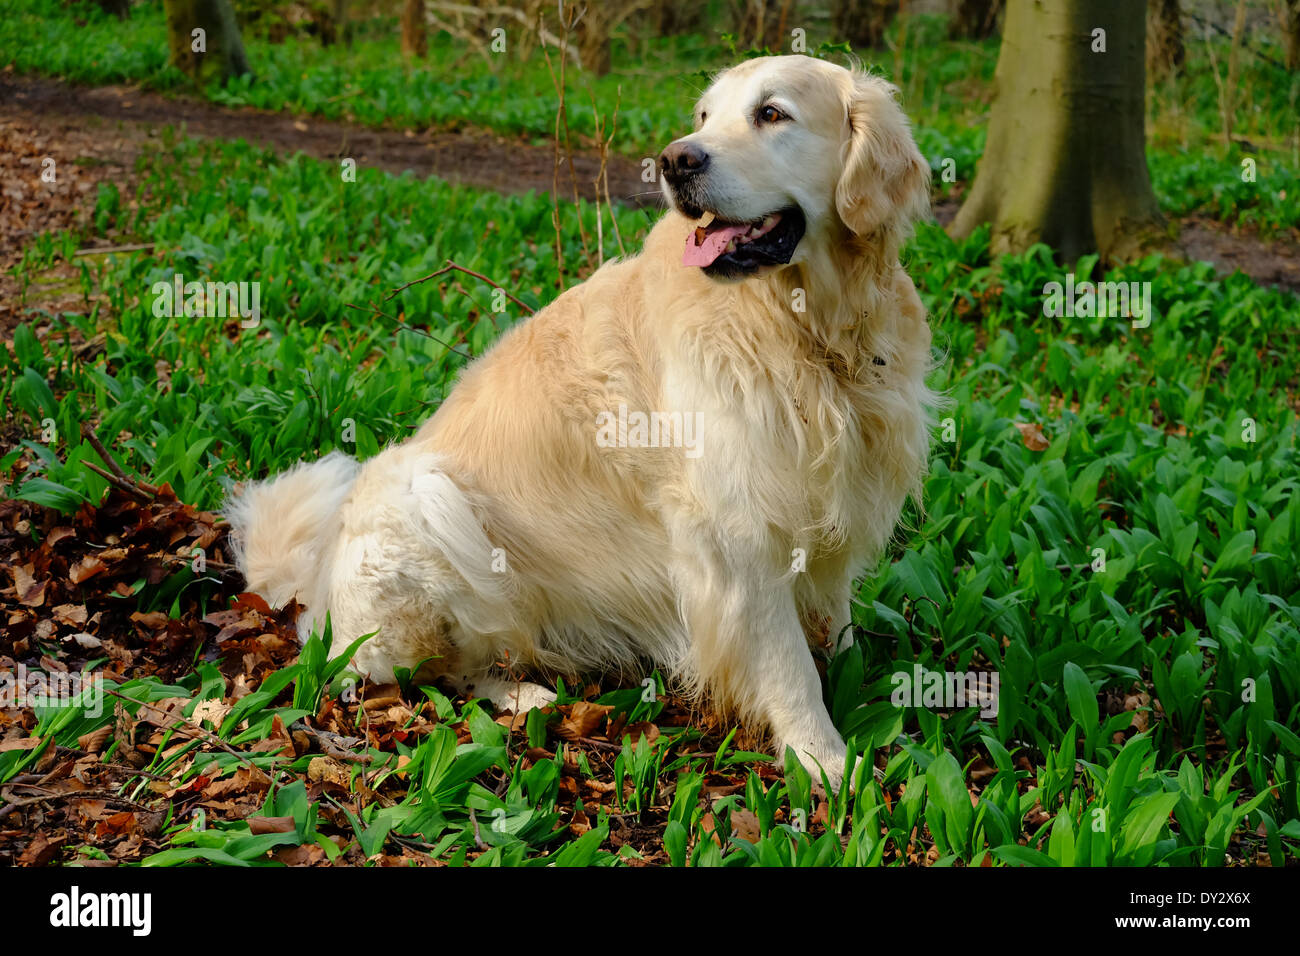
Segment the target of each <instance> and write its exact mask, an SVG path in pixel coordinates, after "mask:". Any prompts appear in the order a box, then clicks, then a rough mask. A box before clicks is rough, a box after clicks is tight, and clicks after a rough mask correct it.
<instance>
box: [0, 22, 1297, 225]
mask: <svg viewBox="0 0 1300 956" xmlns="http://www.w3.org/2000/svg"><path fill="white" fill-rule="evenodd" d="M12 6H14V7H15V10H14V11H13V12H12V13H10V15H8V16H7V17H6V18H5V19H4V21H3V22H0V64H4V63H10V64H12V65H13V66H14V67H15V68H17V69H18V70H20V71H31V72H37V73H44V74H49V75H55V76H63V77H66V78H68V79H71V80H74V81H77V82H81V83H90V84H99V83H110V82H138V83H141V84H143V85H145V86H147V87H151V88H153V89H159V90H166V91H173V92H179V91H181V90H183V89H185V85H186V80H185V78H184V77H183V76H182V75H181V74H180V73H179V72H178V71H176V70H175V69H173V68H171V67H170V66H168V64H167V58H166V50H167V43H166V34H165V29H164V22H163V16H162V11H161V6H160V5H151V6H136V7H134V8H133V12H132V18H131V20H130V22H129V24H122V23H120V22H118V21H117V20H115V19H112V18H110V17H106V16H105V15H103V14H102V13H101V12H100V11H99V10H98V9H97V8H96V7H95V6H94V5H93V4H89V3H83V4H81V5H79V6H75V7H73V8H69V7H65V6H64V5H63V4H62V3H61V0H14V3H13V4H12ZM74 16H75V19H74ZM811 26H812V27H813V28H812V30H811V31H810V33H809V37H808V40H809V44H810V48H812V49H813V50H814V51H816V50H821V51H823V52H824V53H825V54H826V55H829V56H840V55H841V54H842V48H840V47H836V46H834V45H833V44H834V41H835V40H836V38H835V37H833V36H831V35H829V34H826V35H821V32H824V29H825V28H824V27H817V26H816V25H815V24H813V25H811ZM819 31H820V32H819ZM511 36H512V37H514V39H513V40H512V41H511V42H512V43H514V46H511V47H508V50H509V52H508V54H503V55H500V56H488V57H486V58H485V57H482V56H479V55H477V54H476V53H474V52H473V51H472V50H471V49H469V48H467V47H466V45H465V44H464V43H463V42H462V41H460V40H458V39H455V38H452V37H448V36H445V35H442V34H435V35H433V36H431V37H430V48H429V55H428V59H427V60H426V61H425V62H423V63H420V64H417V65H414V66H412V65H409V64H404V63H403V62H402V58H401V56H400V53H399V50H398V39H397V30H396V27H395V25H394V24H393V22H392V21H391V20H383V19H377V20H374V21H368V22H365V23H363V24H361V25H360V26H359V28H358V31H357V38H356V42H355V43H354V45H353V46H352V48H351V49H347V48H345V47H342V46H333V47H328V48H323V47H321V46H320V45H319V43H318V42H317V41H315V40H314V39H311V38H296V37H292V36H291V37H290V38H289V39H288V40H286V41H285V42H282V43H271V42H269V41H267V40H266V39H264V38H260V37H258V36H256V35H254V34H251V33H250V35H248V36H246V37H245V38H244V39H245V45H246V47H247V50H248V55H249V59H250V62H251V64H252V67H253V70H254V72H255V73H256V78H255V79H253V78H241V79H238V80H235V81H232V82H231V83H230V85H229V86H227V87H225V88H221V87H216V86H214V87H213V88H211V89H209V90H207V91H206V95H207V96H208V97H209V98H210V99H212V100H213V101H215V102H218V103H224V104H228V105H231V106H256V107H260V108H263V109H270V110H293V111H296V112H300V113H307V114H314V115H319V116H323V117H326V118H330V119H346V120H351V121H355V122H358V123H362V124H368V125H397V126H412V127H416V128H423V127H428V126H433V127H438V128H447V129H455V128H460V127H466V126H474V127H486V128H488V129H491V130H494V131H497V132H500V133H504V134H508V135H513V136H519V137H522V138H524V139H527V140H530V141H533V142H549V141H550V138H551V137H552V136H553V134H554V129H555V97H554V94H553V92H552V91H553V83H552V79H551V75H550V73H549V71H548V69H547V66H546V63H545V60H544V59H543V57H542V55H541V53H540V51H539V50H537V49H535V48H533V47H532V46H530V45H529V43H528V42H526V41H525V40H524V39H523V38H522V37H521V36H516V35H515V34H514V33H512V34H511ZM900 41H901V42H903V43H905V46H904V47H903V48H902V49H901V50H896V51H890V50H886V51H865V53H864V54H863V59H864V61H865V63H866V65H867V66H868V67H870V68H871V69H873V70H874V71H876V72H878V73H881V74H882V75H884V76H887V77H889V78H891V79H893V80H894V81H895V82H896V83H898V84H899V86H900V87H901V88H902V95H903V103H904V105H905V107H906V109H907V111H908V114H909V115H910V116H911V117H912V118H913V121H914V123H915V125H916V135H917V141H918V144H919V145H920V147H921V150H922V153H923V154H924V155H925V156H926V157H927V158H928V159H929V160H930V163H931V166H932V168H933V169H934V172H935V183H936V188H937V189H938V191H939V192H940V194H943V195H947V194H948V193H949V192H950V191H951V190H952V189H954V188H959V187H960V186H961V185H964V184H966V183H968V182H969V181H970V180H971V179H972V178H973V176H974V174H975V170H976V165H977V162H978V160H979V156H980V154H981V152H982V150H983V145H984V132H985V129H984V124H985V122H986V119H987V112H988V106H989V103H990V101H991V97H992V77H993V69H994V66H995V65H996V63H997V53H998V47H997V41H996V40H993V41H988V42H984V43H973V42H966V41H951V40H948V39H947V38H946V34H945V24H944V22H943V21H942V20H941V19H938V18H934V17H914V18H910V19H909V21H908V28H907V33H906V36H905V37H900V35H899V32H898V30H897V28H895V29H893V30H892V31H891V32H890V34H889V36H888V42H889V43H890V44H893V45H897V44H898V43H899V42H900ZM616 42H617V43H618V44H619V46H618V50H617V52H616V54H615V57H614V62H615V63H616V64H620V65H624V66H623V69H621V70H620V72H618V73H617V74H614V73H611V74H610V75H607V76H603V77H598V76H593V75H591V74H590V73H586V72H583V71H571V72H570V77H571V79H572V85H571V88H570V90H569V93H568V97H567V110H568V121H569V124H570V126H571V127H572V129H573V131H574V133H575V135H576V136H577V137H578V138H579V139H580V140H584V141H586V142H587V143H588V144H591V143H594V141H595V138H596V130H597V125H598V121H599V116H600V115H604V116H605V117H607V118H608V117H610V116H611V115H612V114H613V112H614V109H615V105H616V104H617V106H618V122H617V127H618V132H617V137H616V140H615V146H614V148H615V150H617V151H619V152H622V153H624V154H625V155H628V156H631V157H634V158H641V157H646V156H656V155H658V153H659V151H660V149H662V147H663V146H664V143H665V139H664V137H665V135H666V134H667V132H668V131H673V130H681V129H683V124H684V122H685V121H686V118H687V117H688V116H689V115H690V108H691V104H692V103H693V102H694V100H695V98H696V96H697V95H698V91H699V90H701V89H703V88H704V86H705V85H707V83H708V77H709V76H710V74H711V73H713V72H715V71H717V70H719V69H722V68H724V67H726V66H728V65H730V64H731V63H734V62H735V61H736V60H737V59H738V58H739V57H740V56H742V55H744V52H743V51H737V49H736V48H735V45H734V43H732V42H731V41H730V40H729V39H728V38H726V36H725V35H724V34H721V33H716V32H715V33H701V34H690V35H684V36H679V37H669V38H662V39H647V38H642V37H640V36H638V35H637V34H636V32H635V31H625V33H624V35H623V36H622V37H621V38H620V39H618V40H617V41H616ZM1215 42H1216V44H1217V46H1216V49H1218V54H1217V56H1218V62H1219V63H1220V64H1222V63H1223V62H1224V61H1225V60H1226V57H1227V53H1226V49H1224V48H1223V47H1224V44H1225V43H1226V41H1223V40H1217V41H1215ZM1250 42H1251V43H1252V44H1254V43H1258V42H1259V38H1252V39H1251V41H1250ZM87 51H91V52H89V53H88V52H87ZM1256 52H1264V56H1258V55H1253V54H1252V53H1250V52H1245V53H1243V54H1242V55H1241V60H1242V66H1241V70H1240V78H1239V81H1238V89H1239V100H1240V101H1241V102H1248V103H1250V108H1249V109H1248V110H1245V111H1243V112H1242V115H1241V116H1240V117H1239V118H1238V121H1237V123H1236V127H1235V139H1234V143H1233V144H1232V145H1230V146H1225V145H1224V144H1222V143H1221V142H1218V140H1217V137H1218V133H1219V129H1220V125H1221V120H1220V114H1219V100H1218V87H1217V85H1216V82H1215V76H1214V71H1213V69H1212V67H1211V61H1210V57H1209V55H1208V52H1207V49H1206V48H1205V45H1204V43H1198V42H1192V43H1190V44H1189V49H1188V65H1187V68H1186V71H1185V74H1184V75H1183V76H1180V77H1176V78H1174V79H1172V80H1168V81H1162V82H1161V83H1158V84H1153V85H1152V87H1151V90H1150V95H1149V96H1148V126H1149V127H1150V129H1151V130H1152V133H1153V135H1152V137H1151V141H1150V144H1149V148H1148V164H1149V166H1150V169H1151V176H1152V181H1153V185H1154V187H1155V190H1156V194H1157V196H1158V197H1159V199H1160V202H1161V206H1162V208H1163V209H1164V210H1165V211H1166V212H1167V213H1168V214H1169V215H1171V216H1176V217H1178V216H1185V215H1188V214H1191V213H1193V212H1199V213H1202V214H1204V215H1208V216H1210V217H1213V218H1218V219H1222V220H1223V221H1225V222H1229V223H1239V224H1242V225H1246V226H1250V227H1253V228H1257V229H1259V230H1260V231H1261V232H1263V233H1265V234H1274V233H1282V234H1286V233H1288V232H1291V231H1293V230H1294V228H1295V226H1296V223H1297V222H1300V190H1297V189H1296V188H1295V182H1296V178H1297V173H1298V171H1300V126H1298V125H1297V123H1296V115H1297V109H1298V107H1297V103H1298V100H1300V76H1296V75H1293V74H1288V73H1287V72H1286V71H1285V70H1284V69H1282V68H1281V67H1279V66H1277V65H1275V63H1272V62H1269V59H1265V57H1267V56H1269V53H1268V52H1266V51H1256ZM1276 52H1277V51H1276V50H1272V53H1276ZM1271 59H1273V60H1276V56H1272V57H1271ZM629 62H631V63H635V67H627V66H625V64H628V63H629ZM539 92H541V93H542V94H543V95H539ZM1100 134H1101V133H1100V132H1099V135H1100ZM1246 158H1250V159H1253V160H1254V161H1255V162H1256V169H1255V172H1254V179H1253V180H1252V181H1245V180H1243V177H1242V166H1241V163H1242V160H1243V159H1246ZM949 163H950V164H951V171H952V175H951V177H945V175H944V173H945V170H946V169H948V168H949ZM950 179H951V181H950Z"/></svg>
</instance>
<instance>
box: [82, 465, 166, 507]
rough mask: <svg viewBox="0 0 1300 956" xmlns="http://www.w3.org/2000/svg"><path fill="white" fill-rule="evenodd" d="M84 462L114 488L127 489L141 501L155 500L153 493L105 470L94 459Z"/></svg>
mask: <svg viewBox="0 0 1300 956" xmlns="http://www.w3.org/2000/svg"><path fill="white" fill-rule="evenodd" d="M82 464H83V465H85V466H86V467H87V468H89V469H90V470H91V471H93V472H94V473H95V474H97V475H99V477H101V478H103V479H104V480H105V481H107V482H108V483H109V484H110V485H112V486H113V487H114V488H117V489H120V490H121V491H125V492H126V493H127V494H128V495H133V496H134V497H136V498H138V499H140V500H141V501H144V502H150V501H153V496H152V495H147V494H145V493H144V492H143V491H141V490H140V489H139V488H137V487H136V486H135V485H133V484H131V482H130V481H129V480H128V481H124V480H123V479H121V478H119V477H117V475H115V474H113V473H112V472H109V471H105V470H104V469H103V468H100V467H99V466H98V465H97V464H95V463H94V462H93V461H83V462H82Z"/></svg>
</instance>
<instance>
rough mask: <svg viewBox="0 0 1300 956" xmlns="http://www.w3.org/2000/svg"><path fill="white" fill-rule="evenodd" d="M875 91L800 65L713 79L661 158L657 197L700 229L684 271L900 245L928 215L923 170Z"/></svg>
mask: <svg viewBox="0 0 1300 956" xmlns="http://www.w3.org/2000/svg"><path fill="white" fill-rule="evenodd" d="M896 93H897V91H896V90H895V88H894V87H893V86H892V85H890V84H889V83H887V82H885V81H884V80H882V79H880V78H878V77H873V76H868V75H866V74H864V73H860V72H855V71H851V70H847V69H845V68H843V67H840V66H836V65H834V64H831V63H827V62H825V61H824V60H817V59H813V58H812V57H807V56H772V57H762V58H758V59H754V60H749V61H746V62H744V63H741V64H739V65H738V66H735V67H732V68H731V69H729V70H727V71H725V72H723V73H722V74H720V75H719V76H718V77H717V78H716V79H715V80H714V82H713V83H712V85H710V87H709V88H708V89H707V90H706V91H705V92H704V95H703V96H701V97H700V100H699V102H698V103H697V104H696V107H695V131H694V132H693V133H691V134H690V135H689V136H683V137H682V138H681V139H678V140H674V141H673V142H672V143H671V144H669V146H668V148H667V149H665V150H664V151H663V153H662V154H661V155H660V157H659V168H660V172H661V181H662V184H663V190H664V193H665V195H666V196H667V197H668V200H669V202H670V203H672V204H673V205H674V206H675V207H676V208H677V209H678V211H679V212H681V213H682V214H683V215H685V216H687V217H688V218H690V219H698V220H700V222H699V223H698V225H697V226H696V228H695V230H694V231H693V232H692V233H691V234H690V235H689V236H688V237H687V242H686V250H685V253H684V256H683V259H682V262H683V264H685V265H687V266H698V267H701V268H703V270H704V272H705V273H706V274H707V275H709V276H711V277H713V278H739V277H744V276H748V275H752V274H754V273H756V272H759V271H760V270H762V269H764V268H765V267H774V266H776V267H779V266H782V265H785V264H787V263H792V262H800V261H804V260H805V259H806V258H807V257H808V256H809V255H811V254H812V253H811V252H810V251H809V249H810V247H814V246H819V245H820V246H821V247H822V248H823V249H827V248H829V249H831V250H834V249H835V248H837V247H841V248H842V247H846V246H848V245H851V244H853V243H855V242H863V241H866V242H870V241H873V240H876V241H881V240H888V241H893V242H896V241H898V240H899V239H901V238H902V237H903V236H904V235H905V234H906V232H907V230H908V229H909V228H910V226H911V224H912V223H913V222H914V221H915V220H916V219H917V218H919V217H921V216H924V215H926V213H927V212H928V210H929V201H930V200H929V184H930V168H929V166H928V164H927V163H926V162H925V160H924V158H923V157H922V156H921V154H920V152H919V151H918V150H917V148H916V143H915V142H914V141H913V139H912V133H911V129H910V127H909V125H908V122H907V117H906V116H904V114H903V111H902V110H901V109H900V108H899V106H898V103H897V101H896V99H895V94H896Z"/></svg>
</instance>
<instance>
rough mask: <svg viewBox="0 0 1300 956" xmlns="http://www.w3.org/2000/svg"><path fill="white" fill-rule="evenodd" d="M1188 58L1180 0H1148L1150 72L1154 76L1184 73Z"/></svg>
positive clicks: (1148, 68) (1148, 69)
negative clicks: (1179, 6) (1184, 44)
mask: <svg viewBox="0 0 1300 956" xmlns="http://www.w3.org/2000/svg"><path fill="white" fill-rule="evenodd" d="M1186 57H1187V52H1186V50H1185V49H1184V48H1183V19H1182V11H1181V10H1179V8H1178V0H1147V72H1148V73H1150V74H1151V76H1152V77H1153V78H1159V77H1166V76H1172V75H1173V74H1175V73H1181V72H1182V70H1183V61H1184V60H1185V59H1186Z"/></svg>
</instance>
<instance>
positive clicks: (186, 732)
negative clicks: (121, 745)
mask: <svg viewBox="0 0 1300 956" xmlns="http://www.w3.org/2000/svg"><path fill="white" fill-rule="evenodd" d="M103 691H104V693H105V694H108V695H109V696H110V697H116V698H117V699H118V700H123V701H126V702H127V703H129V704H139V705H140V706H141V707H143V708H145V709H147V710H149V711H152V712H153V713H154V714H155V715H157V716H160V717H162V719H164V720H166V719H168V717H169V715H168V714H166V713H164V712H163V711H161V710H159V709H158V708H157V707H155V706H153V704H150V703H147V702H145V701H142V700H135V699H134V698H131V697H127V696H126V695H125V694H119V693H118V692H117V691H115V690H109V689H108V688H107V687H105V688H103ZM158 726H159V727H162V728H163V729H164V730H171V731H173V732H175V733H178V734H180V735H181V736H182V737H186V738H188V739H190V740H203V741H206V742H207V743H209V744H212V745H213V746H216V747H219V748H221V749H222V750H224V751H225V752H226V753H228V754H230V755H231V756H232V757H235V758H236V759H237V760H239V761H240V762H241V763H245V764H247V765H248V766H249V767H250V768H251V769H253V770H255V771H256V772H257V773H259V774H262V775H263V776H265V777H268V778H269V777H270V774H268V773H267V772H266V771H265V770H263V769H262V768H261V767H259V766H258V765H257V764H255V763H253V761H251V760H249V759H248V758H247V757H246V756H244V755H243V754H241V753H240V752H239V751H238V750H236V749H235V748H234V747H232V746H230V744H228V743H226V742H225V741H224V740H222V739H221V738H220V737H218V736H217V735H216V734H213V733H209V732H208V731H206V730H204V729H203V728H202V727H200V726H198V725H197V724H195V723H193V722H191V721H189V720H187V719H186V718H184V717H181V718H179V719H178V720H177V721H176V723H175V724H172V725H170V726H165V725H163V724H159V725H158ZM271 759H272V760H273V761H274V760H275V755H274V754H272V755H271Z"/></svg>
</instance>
